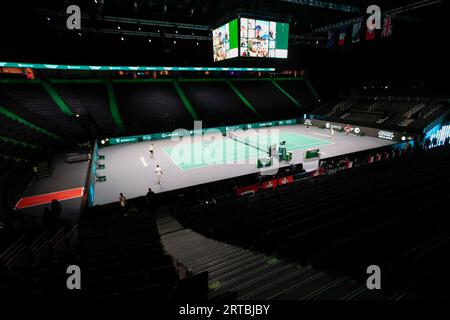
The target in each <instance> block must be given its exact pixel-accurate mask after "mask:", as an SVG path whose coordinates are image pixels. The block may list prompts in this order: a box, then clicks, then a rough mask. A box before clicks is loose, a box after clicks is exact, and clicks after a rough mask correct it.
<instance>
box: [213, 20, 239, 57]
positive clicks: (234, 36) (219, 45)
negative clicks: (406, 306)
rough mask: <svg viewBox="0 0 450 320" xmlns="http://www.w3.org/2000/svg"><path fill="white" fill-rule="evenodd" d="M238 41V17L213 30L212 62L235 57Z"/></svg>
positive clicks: (237, 50)
mask: <svg viewBox="0 0 450 320" xmlns="http://www.w3.org/2000/svg"><path fill="white" fill-rule="evenodd" d="M238 43H239V42H238V19H234V20H232V21H230V22H229V23H226V24H224V25H223V26H221V27H219V28H217V29H215V30H213V50H214V62H217V61H222V60H226V59H230V58H235V57H237V56H238V55H239V47H238Z"/></svg>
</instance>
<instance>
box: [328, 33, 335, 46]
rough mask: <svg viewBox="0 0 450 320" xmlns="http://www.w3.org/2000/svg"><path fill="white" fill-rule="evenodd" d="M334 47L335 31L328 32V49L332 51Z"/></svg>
mask: <svg viewBox="0 0 450 320" xmlns="http://www.w3.org/2000/svg"><path fill="white" fill-rule="evenodd" d="M333 47H334V31H333V30H328V41H327V48H329V49H331V48H333Z"/></svg>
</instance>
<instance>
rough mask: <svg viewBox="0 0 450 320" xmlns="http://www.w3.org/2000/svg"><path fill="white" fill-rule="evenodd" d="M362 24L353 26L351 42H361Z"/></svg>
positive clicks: (358, 23)
mask: <svg viewBox="0 0 450 320" xmlns="http://www.w3.org/2000/svg"><path fill="white" fill-rule="evenodd" d="M361 33H362V22H357V23H355V24H354V25H353V33H352V42H353V43H357V42H360V41H361Z"/></svg>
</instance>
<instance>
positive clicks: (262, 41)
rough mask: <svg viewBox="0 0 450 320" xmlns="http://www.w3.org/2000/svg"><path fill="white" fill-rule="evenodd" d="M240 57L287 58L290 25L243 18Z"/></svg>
mask: <svg viewBox="0 0 450 320" xmlns="http://www.w3.org/2000/svg"><path fill="white" fill-rule="evenodd" d="M240 24H241V32H240V56H241V57H257V58H284V59H285V58H287V56H288V40H289V24H288V23H283V22H274V21H265V20H258V19H250V18H241V19H240Z"/></svg>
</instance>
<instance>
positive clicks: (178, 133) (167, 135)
mask: <svg viewBox="0 0 450 320" xmlns="http://www.w3.org/2000/svg"><path fill="white" fill-rule="evenodd" d="M296 123H297V120H295V119H290V120H282V121H272V122H260V123H251V124H243V125H235V126H226V127H216V128H204V129H197V130H189V131H184V130H175V131H173V132H162V133H154V134H146V135H141V136H130V137H120V138H110V139H109V141H108V142H109V144H121V143H130V142H138V141H150V140H161V139H170V138H172V137H180V136H186V135H197V134H203V133H205V132H207V131H209V130H214V129H215V130H218V131H220V132H222V133H226V132H227V131H234V130H239V129H246V128H247V129H252V128H265V127H274V126H281V125H287V124H289V125H292V124H296Z"/></svg>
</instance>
